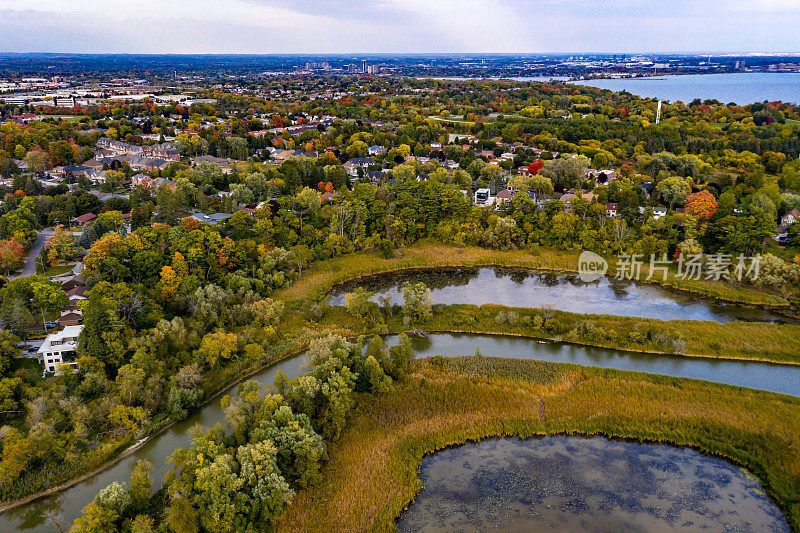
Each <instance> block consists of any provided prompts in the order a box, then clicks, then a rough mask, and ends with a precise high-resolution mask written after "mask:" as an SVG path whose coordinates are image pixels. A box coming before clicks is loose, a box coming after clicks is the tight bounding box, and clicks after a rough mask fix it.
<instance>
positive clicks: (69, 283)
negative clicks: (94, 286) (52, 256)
mask: <svg viewBox="0 0 800 533" xmlns="http://www.w3.org/2000/svg"><path fill="white" fill-rule="evenodd" d="M76 287H84V288H85V287H86V283H84V281H83V278H82V277H81V276H72V277H71V278H70V279H68V280H66V281H64V282H63V283H62V284H61V290H62V291H64V292H66V291H71V290H72V289H74V288H76Z"/></svg>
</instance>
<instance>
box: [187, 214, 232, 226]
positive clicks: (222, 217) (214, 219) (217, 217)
mask: <svg viewBox="0 0 800 533" xmlns="http://www.w3.org/2000/svg"><path fill="white" fill-rule="evenodd" d="M231 214H232V213H213V214H211V215H206V214H205V213H195V214H194V215H192V218H193V219H195V220H199V221H200V222H205V223H206V224H211V225H212V226H216V225H217V224H219V223H220V222H224V221H226V220H228V219H229V218H230V217H231Z"/></svg>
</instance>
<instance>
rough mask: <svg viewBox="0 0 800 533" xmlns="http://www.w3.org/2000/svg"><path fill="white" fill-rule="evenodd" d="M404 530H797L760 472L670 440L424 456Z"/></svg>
mask: <svg viewBox="0 0 800 533" xmlns="http://www.w3.org/2000/svg"><path fill="white" fill-rule="evenodd" d="M420 479H421V481H422V485H423V488H422V491H421V492H420V493H419V494H418V495H417V497H416V499H415V501H414V503H412V504H411V506H410V507H409V508H408V509H407V510H406V511H405V512H404V513H403V514H402V515H401V517H400V520H399V522H398V524H397V526H398V530H399V531H401V532H405V531H409V532H411V531H414V532H417V531H421V532H423V531H488V530H502V531H544V530H548V531H550V530H552V531H702V530H708V531H739V532H749V531H752V532H757V531H776V532H782V531H786V532H788V531H789V526H788V524H787V522H786V519H785V518H784V517H783V515H782V514H781V512H780V510H779V509H778V508H777V507H776V506H775V504H774V503H773V502H772V501H771V500H770V499H769V498H768V497H767V496H766V495H765V493H764V491H763V489H762V488H761V486H760V484H759V482H758V480H757V479H756V478H755V477H753V476H752V475H751V474H749V473H748V472H746V471H744V470H742V469H740V468H737V467H735V466H733V465H731V464H730V463H728V462H726V461H723V460H720V459H716V458H711V457H706V456H703V455H701V454H700V453H698V452H696V451H693V450H690V449H685V448H674V447H671V446H666V445H650V444H636V443H629V442H617V441H611V440H608V439H605V438H602V437H593V438H582V437H565V436H553V437H543V438H533V439H527V440H520V439H515V438H503V439H492V440H487V441H483V442H480V443H476V444H467V445H464V446H460V447H458V448H451V449H447V450H443V451H439V452H436V453H435V454H433V455H432V456H430V457H427V458H425V459H423V461H422V466H421V469H420Z"/></svg>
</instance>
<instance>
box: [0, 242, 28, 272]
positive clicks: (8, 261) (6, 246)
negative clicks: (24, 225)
mask: <svg viewBox="0 0 800 533" xmlns="http://www.w3.org/2000/svg"><path fill="white" fill-rule="evenodd" d="M24 256H25V249H24V248H23V247H22V246H21V245H20V244H19V243H18V242H17V240H16V239H15V238H13V237H12V238H11V239H8V240H0V269H2V271H3V272H4V273H6V274H7V273H9V272H13V271H15V270H19V269H20V268H22V265H23V261H22V258H23V257H24Z"/></svg>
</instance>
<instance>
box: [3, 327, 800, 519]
mask: <svg viewBox="0 0 800 533" xmlns="http://www.w3.org/2000/svg"><path fill="white" fill-rule="evenodd" d="M397 342H398V337H397V336H396V335H393V336H389V337H388V338H387V344H389V345H394V344H397ZM412 344H413V345H414V350H415V355H416V356H417V357H429V356H433V355H445V356H455V355H472V354H474V353H475V347H476V346H480V347H481V351H482V353H483V355H484V356H498V357H500V356H502V357H519V358H525V359H541V360H545V361H554V362H567V363H575V364H580V365H587V366H600V367H606V368H618V369H623V370H638V371H641V372H650V373H654V374H662V375H668V376H684V377H693V378H698V379H706V380H709V381H716V382H719V383H728V384H732V385H741V386H745V387H752V388H757V389H764V390H770V391H775V392H782V393H786V394H792V395H795V396H800V367H790V366H781V365H771V364H767V363H755V362H745V361H714V360H708V359H691V358H686V357H679V356H674V357H673V356H662V355H658V356H656V355H647V354H639V353H632V352H621V351H614V350H606V349H602V348H591V347H583V346H576V345H570V344H563V343H547V344H540V343H538V342H537V341H535V340H533V339H525V338H522V337H503V336H490V335H450V334H435V335H428V336H424V337H412ZM305 364H306V358H305V356H304V355H297V356H294V357H292V358H289V359H286V360H284V361H281V362H279V363H277V364H275V365H273V366H271V367H269V368H267V369H265V370H263V371H261V372H259V373H258V374H256V375H255V376H253V379H255V380H256V381H258V382H259V383H261V384H264V385H271V384H272V383H273V381H274V379H275V374H276V372H277V371H278V370H280V371H282V372H283V373H284V374H286V376H287V377H289V378H296V377H298V376H300V375H301V374H302V373H303V372H304V371H305ZM223 419H224V414H223V411H222V409H221V407H220V404H219V401H218V400H214V401H212V402H211V403H209V404H208V405H206V406H205V407H203V408H202V409H200V410H199V411H198V412H196V413H194V414H193V415H192V416H190V417H189V418H188V419H187V420H184V421H183V422H181V423H179V424H176V425H175V426H173V427H172V428H170V429H169V430H167V431H166V432H164V433H163V434H161V435H159V436H158V437H156V438H154V439H153V440H151V441H150V442H148V443H147V444H146V445H145V446H143V447H142V448H141V449H139V450H137V451H136V452H135V453H134V454H132V455H131V456H129V457H126V458H125V459H123V460H122V461H120V462H119V463H116V464H115V465H113V466H112V467H111V468H109V469H108V470H106V471H104V472H102V473H100V474H98V475H97V476H95V477H93V478H90V479H88V480H87V481H85V482H83V483H79V484H78V485H76V486H74V487H72V488H70V489H68V490H66V491H64V492H61V493H59V494H58V495H56V496H52V497H49V498H44V499H42V500H38V501H36V502H33V503H31V504H28V505H26V506H23V507H20V508H18V509H14V510H12V511H8V512H5V513H3V514H1V515H0V531H17V530H27V531H42V532H53V531H56V528H55V526H54V525H53V523H52V521H51V519H50V518H49V517H51V516H52V518H53V519H54V520H56V521H57V522H58V524H59V525H60V526H61V527H62V528H64V530H67V529H69V527H70V525H71V524H72V522H73V520H75V518H77V517H78V516H80V514H81V511H82V509H83V507H85V506H86V505H87V504H88V503H89V502H91V501H92V500H93V499H94V497H95V496H96V495H97V493H98V492H99V491H100V489H102V488H104V487H105V486H107V485H108V484H110V483H111V482H113V481H125V482H127V481H128V480H129V478H130V474H131V472H132V470H133V467H134V465H135V464H136V461H138V460H139V459H146V460H148V461H150V462H151V463H152V464H153V470H152V477H153V479H154V481H155V484H156V485H159V484H160V483H161V482H162V481H163V479H164V475H165V474H166V473H167V472H168V471H169V470H170V469H171V467H172V465H171V464H170V463H167V459H168V458H169V456H170V455H171V454H172V452H174V451H175V449H176V448H179V447H188V446H190V445H191V436H190V435H189V432H188V430H189V428H191V427H192V426H193V425H194V424H196V423H200V424H203V425H204V426H207V427H210V426H213V425H214V424H216V423H218V422H221V421H222V420H223Z"/></svg>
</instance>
